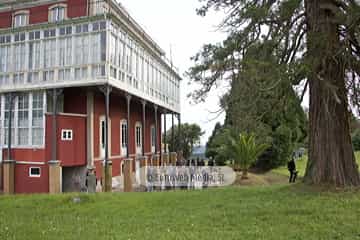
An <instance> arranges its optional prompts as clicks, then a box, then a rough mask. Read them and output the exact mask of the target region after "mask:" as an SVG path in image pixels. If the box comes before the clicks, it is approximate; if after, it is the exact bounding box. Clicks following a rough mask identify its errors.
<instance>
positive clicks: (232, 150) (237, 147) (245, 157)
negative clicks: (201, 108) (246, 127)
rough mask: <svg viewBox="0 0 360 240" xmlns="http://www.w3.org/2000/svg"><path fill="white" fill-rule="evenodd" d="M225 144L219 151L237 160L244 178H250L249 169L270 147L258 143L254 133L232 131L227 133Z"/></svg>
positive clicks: (236, 163)
mask: <svg viewBox="0 0 360 240" xmlns="http://www.w3.org/2000/svg"><path fill="white" fill-rule="evenodd" d="M225 136H226V137H225V138H224V140H226V141H224V144H222V146H221V147H220V149H219V153H220V154H222V155H225V156H228V158H229V159H231V160H233V161H234V162H235V165H236V166H238V167H240V169H241V170H242V179H247V178H248V170H249V168H250V167H251V164H253V163H254V162H255V161H256V160H257V159H258V157H259V156H260V155H261V154H262V153H263V152H264V151H265V150H266V149H267V148H268V147H269V145H267V144H257V143H256V140H255V136H254V135H253V134H248V133H242V134H239V135H236V134H233V133H231V132H230V131H226V133H225Z"/></svg>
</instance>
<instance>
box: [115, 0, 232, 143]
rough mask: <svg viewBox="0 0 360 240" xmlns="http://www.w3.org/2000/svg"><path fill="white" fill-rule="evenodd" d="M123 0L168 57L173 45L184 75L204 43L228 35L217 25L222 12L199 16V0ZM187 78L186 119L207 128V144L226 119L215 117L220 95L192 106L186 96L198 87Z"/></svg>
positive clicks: (183, 102) (184, 91)
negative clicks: (197, 11) (192, 57)
mask: <svg viewBox="0 0 360 240" xmlns="http://www.w3.org/2000/svg"><path fill="white" fill-rule="evenodd" d="M119 2H120V3H121V4H122V5H123V6H124V7H125V8H126V9H127V10H128V11H129V12H130V14H131V16H132V17H133V18H134V19H135V20H136V21H137V22H138V23H139V24H140V25H141V26H142V27H144V29H145V31H146V32H147V33H148V34H149V35H150V36H151V37H152V38H153V39H154V40H155V41H156V42H157V43H158V44H159V45H160V47H161V48H162V49H163V50H165V51H166V52H167V56H169V53H170V46H171V49H172V56H173V58H172V59H173V62H174V65H175V66H178V67H179V69H180V74H181V76H183V74H184V72H185V71H186V70H187V69H188V68H189V67H190V66H192V62H191V61H190V57H191V56H193V55H195V54H196V53H197V52H198V51H199V50H200V49H201V46H202V45H203V44H205V43H215V42H219V41H221V40H222V39H223V38H224V37H225V35H224V34H222V33H221V32H218V31H216V25H217V24H218V23H219V22H220V21H221V16H220V14H212V15H209V16H207V17H205V18H202V17H199V16H197V15H196V11H195V10H196V8H198V7H199V6H200V4H199V2H198V0H176V1H175V0H151V1H149V0H120V1H119ZM183 78H184V80H183V81H182V85H181V91H182V93H181V112H182V121H183V122H188V123H197V124H199V125H200V126H201V128H202V129H203V131H205V134H204V136H203V137H202V140H201V141H202V144H205V143H206V141H207V139H208V137H209V136H210V135H211V133H212V130H213V128H214V125H215V124H216V122H217V121H220V122H223V120H224V115H221V116H219V117H218V118H217V119H215V120H212V119H214V118H215V117H216V116H217V115H216V114H213V113H212V112H215V111H216V110H218V99H219V98H218V95H219V94H217V93H216V92H214V93H213V95H212V96H211V97H209V98H208V99H207V101H206V103H204V104H198V105H192V104H190V103H189V102H190V99H187V98H186V95H187V94H188V93H189V92H191V91H193V89H194V88H195V86H194V85H188V82H189V79H186V78H185V77H183ZM169 120H170V118H169ZM211 120H212V121H211ZM168 123H170V121H168ZM168 125H170V124H168Z"/></svg>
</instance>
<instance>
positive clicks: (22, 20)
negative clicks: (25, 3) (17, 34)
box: [13, 12, 29, 27]
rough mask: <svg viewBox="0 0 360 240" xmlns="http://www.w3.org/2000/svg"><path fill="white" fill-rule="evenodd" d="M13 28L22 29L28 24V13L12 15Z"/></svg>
mask: <svg viewBox="0 0 360 240" xmlns="http://www.w3.org/2000/svg"><path fill="white" fill-rule="evenodd" d="M13 21H14V27H23V26H26V25H27V24H28V21H29V14H28V13H23V12H21V13H16V14H15V15H14V20H13Z"/></svg>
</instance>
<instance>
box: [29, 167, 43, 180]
mask: <svg viewBox="0 0 360 240" xmlns="http://www.w3.org/2000/svg"><path fill="white" fill-rule="evenodd" d="M32 169H39V174H32V173H31V170H32ZM29 177H31V178H40V177H41V167H29Z"/></svg>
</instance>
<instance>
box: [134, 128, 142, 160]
mask: <svg viewBox="0 0 360 240" xmlns="http://www.w3.org/2000/svg"><path fill="white" fill-rule="evenodd" d="M135 144H136V153H137V154H141V152H142V126H141V123H136V125H135Z"/></svg>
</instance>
